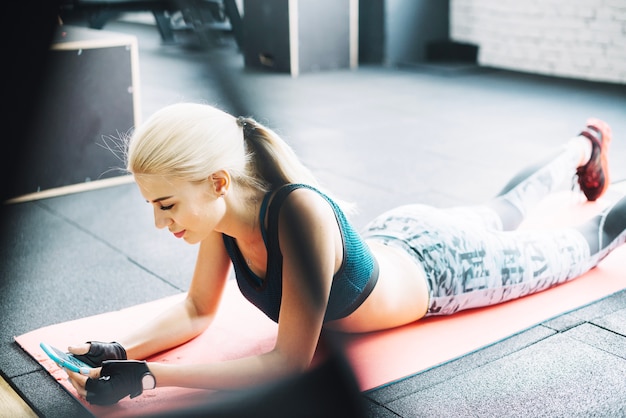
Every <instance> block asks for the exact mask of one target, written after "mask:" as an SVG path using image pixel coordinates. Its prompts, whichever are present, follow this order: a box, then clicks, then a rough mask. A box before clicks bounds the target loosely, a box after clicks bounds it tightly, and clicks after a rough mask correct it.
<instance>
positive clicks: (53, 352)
mask: <svg viewBox="0 0 626 418" xmlns="http://www.w3.org/2000/svg"><path fill="white" fill-rule="evenodd" d="M39 346H40V347H41V349H42V350H43V351H44V352H45V353H46V354H47V355H48V357H50V358H51V359H52V360H54V362H55V363H56V364H58V365H59V366H60V367H64V368H66V369H68V370H71V371H73V372H76V373H80V374H89V370H91V366H89V365H87V364H85V363H83V362H82V361H80V360H79V359H77V358H76V357H74V356H73V355H71V354H70V353H65V352H63V351H61V350H59V349H58V348H55V347H52V346H51V345H48V344H46V343H40V344H39Z"/></svg>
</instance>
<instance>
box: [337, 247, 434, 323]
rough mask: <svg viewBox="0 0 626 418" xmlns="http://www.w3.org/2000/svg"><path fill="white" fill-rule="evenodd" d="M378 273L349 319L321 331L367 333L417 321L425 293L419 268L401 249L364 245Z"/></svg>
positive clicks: (422, 312) (423, 308) (425, 307)
mask: <svg viewBox="0 0 626 418" xmlns="http://www.w3.org/2000/svg"><path fill="white" fill-rule="evenodd" d="M367 244H368V246H369V247H370V249H371V251H372V253H373V254H374V257H376V259H377V260H378V264H379V268H380V272H379V276H378V282H377V283H376V286H375V287H374V290H373V291H372V293H371V294H370V295H369V296H368V298H367V299H366V300H365V301H364V302H363V304H361V306H359V307H358V308H357V310H356V311H354V312H353V313H352V314H350V315H349V316H347V317H345V318H342V319H338V320H336V321H332V322H328V323H327V324H326V325H325V327H327V328H328V329H331V330H336V331H343V332H370V331H377V330H381V329H387V328H393V327H397V326H400V325H405V324H408V323H410V322H414V321H417V320H418V319H420V318H422V317H423V316H424V315H425V314H426V311H427V310H428V299H429V296H428V295H429V291H428V285H427V283H426V277H425V274H424V270H423V269H422V267H421V266H420V265H419V264H418V263H417V262H416V261H414V260H413V259H412V258H411V257H410V256H409V255H408V254H406V253H405V252H404V251H403V250H402V249H400V248H396V247H390V246H386V245H383V244H382V243H380V242H377V241H367Z"/></svg>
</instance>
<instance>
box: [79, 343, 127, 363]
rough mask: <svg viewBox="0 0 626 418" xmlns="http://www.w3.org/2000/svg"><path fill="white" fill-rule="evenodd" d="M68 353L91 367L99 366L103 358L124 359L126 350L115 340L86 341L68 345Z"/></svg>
mask: <svg viewBox="0 0 626 418" xmlns="http://www.w3.org/2000/svg"><path fill="white" fill-rule="evenodd" d="M68 350H69V352H70V353H72V354H73V355H74V357H76V358H77V359H79V360H80V361H82V362H83V363H86V364H88V365H89V366H91V367H100V366H101V365H102V362H103V361H105V360H126V359H127V356H126V350H124V347H122V345H121V344H119V343H117V342H110V343H103V342H100V341H88V342H86V343H84V344H81V345H77V346H70V347H68Z"/></svg>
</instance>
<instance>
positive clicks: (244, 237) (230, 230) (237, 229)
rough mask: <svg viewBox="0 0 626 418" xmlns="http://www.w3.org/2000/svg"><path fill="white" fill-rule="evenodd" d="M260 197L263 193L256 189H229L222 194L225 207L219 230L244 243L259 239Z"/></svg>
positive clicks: (261, 197)
mask: <svg viewBox="0 0 626 418" xmlns="http://www.w3.org/2000/svg"><path fill="white" fill-rule="evenodd" d="M262 199H263V195H262V193H261V192H258V191H253V190H249V191H247V190H245V189H238V190H237V189H231V190H230V192H229V193H227V194H226V196H224V200H225V202H226V208H227V209H226V216H225V223H224V224H223V225H222V226H223V228H220V229H221V230H220V232H222V233H224V234H227V235H229V236H231V237H233V238H235V239H236V240H237V241H240V242H245V243H253V242H256V241H258V240H259V239H261V231H260V228H259V226H260V225H259V210H260V206H261V201H262Z"/></svg>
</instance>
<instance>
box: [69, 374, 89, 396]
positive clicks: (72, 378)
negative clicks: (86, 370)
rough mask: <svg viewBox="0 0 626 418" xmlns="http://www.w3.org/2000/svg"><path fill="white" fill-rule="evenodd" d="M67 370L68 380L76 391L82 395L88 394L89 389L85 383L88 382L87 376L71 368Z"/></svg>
mask: <svg viewBox="0 0 626 418" xmlns="http://www.w3.org/2000/svg"><path fill="white" fill-rule="evenodd" d="M65 371H66V372H67V376H68V378H67V380H68V381H69V382H70V383H71V385H72V386H73V387H74V389H76V392H77V393H78V394H79V395H80V396H83V397H85V396H87V390H86V389H85V384H86V383H87V376H83V375H81V374H79V373H74V372H72V371H70V370H67V369H66V370H65Z"/></svg>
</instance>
